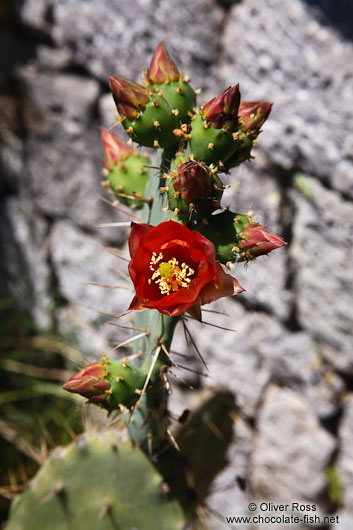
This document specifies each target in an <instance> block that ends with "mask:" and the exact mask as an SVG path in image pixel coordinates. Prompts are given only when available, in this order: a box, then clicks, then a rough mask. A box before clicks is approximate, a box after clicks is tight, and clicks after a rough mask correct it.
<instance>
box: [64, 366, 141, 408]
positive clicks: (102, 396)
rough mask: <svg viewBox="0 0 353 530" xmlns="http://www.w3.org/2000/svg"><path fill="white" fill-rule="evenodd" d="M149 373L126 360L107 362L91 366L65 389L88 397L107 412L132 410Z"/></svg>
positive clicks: (66, 384)
mask: <svg viewBox="0 0 353 530" xmlns="http://www.w3.org/2000/svg"><path fill="white" fill-rule="evenodd" d="M145 379H146V374H145V373H144V372H143V371H142V370H140V369H139V368H138V367H137V366H135V365H134V364H132V363H131V362H129V359H128V358H126V359H125V360H123V361H116V360H114V359H108V358H107V357H106V356H104V357H103V358H102V360H101V361H98V362H96V363H92V364H89V365H88V366H86V368H83V369H82V370H81V371H80V372H78V373H77V374H75V375H73V376H72V377H70V379H69V380H68V381H66V383H65V384H64V385H63V388H64V389H65V390H68V391H69V392H74V393H76V394H80V395H81V396H83V397H86V398H88V401H89V402H90V403H94V404H96V405H98V404H100V405H101V406H102V407H103V408H105V409H107V410H108V411H111V410H116V409H119V408H120V409H122V410H123V409H124V408H130V407H132V406H133V405H134V404H135V403H136V401H137V400H138V397H139V396H140V394H141V390H142V387H143V385H144V382H145Z"/></svg>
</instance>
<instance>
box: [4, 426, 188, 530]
mask: <svg viewBox="0 0 353 530" xmlns="http://www.w3.org/2000/svg"><path fill="white" fill-rule="evenodd" d="M162 480H163V479H162V477H161V476H160V475H159V473H158V472H157V471H156V470H155V469H154V467H153V466H152V464H151V463H150V462H149V461H148V459H147V458H146V456H145V455H144V454H143V453H142V452H141V451H140V450H139V449H137V448H132V447H131V445H130V443H128V442H125V441H122V439H121V437H120V436H118V435H117V434H116V433H115V432H114V431H106V432H102V433H86V434H85V435H83V436H82V437H80V438H78V439H77V440H76V441H75V442H73V443H72V444H71V445H69V446H68V447H66V448H59V449H57V450H56V451H55V452H54V453H53V454H52V456H51V457H50V458H49V460H48V461H47V462H46V463H45V464H44V465H43V466H42V468H41V469H40V470H39V472H38V473H37V475H36V476H35V477H34V478H33V480H32V481H31V484H30V486H29V489H28V490H27V491H26V492H25V493H23V494H22V495H21V496H20V497H18V498H17V499H16V501H15V502H14V504H13V506H12V509H11V514H10V518H9V521H8V525H7V527H6V528H7V530H49V529H50V530H114V529H119V530H128V529H129V530H130V529H135V530H156V528H160V529H165V530H182V528H183V526H184V524H185V519H184V515H183V512H182V509H181V508H180V506H179V504H178V502H177V501H175V500H168V499H167V496H166V495H167V494H166V493H165V491H164V490H163V484H162Z"/></svg>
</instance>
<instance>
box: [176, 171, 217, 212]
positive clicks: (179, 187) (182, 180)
mask: <svg viewBox="0 0 353 530" xmlns="http://www.w3.org/2000/svg"><path fill="white" fill-rule="evenodd" d="M173 187H174V189H175V191H179V192H180V193H181V198H182V199H183V200H184V201H185V202H190V201H192V200H193V199H205V198H206V197H208V196H209V195H210V193H211V191H212V185H211V179H210V174H209V171H208V168H207V166H206V165H205V164H203V163H202V162H196V161H190V162H185V163H184V164H182V165H181V166H179V167H178V172H177V178H176V179H175V180H174V182H173Z"/></svg>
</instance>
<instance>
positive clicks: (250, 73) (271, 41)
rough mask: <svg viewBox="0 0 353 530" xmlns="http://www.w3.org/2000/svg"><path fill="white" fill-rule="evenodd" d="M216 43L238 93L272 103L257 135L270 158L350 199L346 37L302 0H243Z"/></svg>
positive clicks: (352, 49)
mask: <svg viewBox="0 0 353 530" xmlns="http://www.w3.org/2000/svg"><path fill="white" fill-rule="evenodd" d="M326 4H331V5H333V4H334V2H326ZM342 18H343V17H342ZM240 36H241V37H240ZM222 44H223V53H222V55H221V57H222V62H221V67H220V70H221V75H222V78H223V79H224V83H225V84H226V85H227V84H229V83H231V82H233V81H234V77H235V78H236V79H237V80H238V81H239V82H240V83H241V88H242V93H243V96H244V99H267V100H271V101H274V102H275V106H274V109H273V114H272V117H273V119H272V120H271V121H270V122H269V123H268V124H267V126H266V128H265V130H266V133H264V134H263V135H262V137H261V143H262V145H263V148H264V150H265V152H266V155H267V156H268V157H269V158H270V160H271V161H273V162H274V163H276V164H279V165H280V166H282V167H285V168H286V169H288V170H290V169H291V168H293V167H299V168H301V169H302V170H304V171H306V172H308V173H311V174H314V175H316V176H318V177H320V178H322V179H323V180H325V181H329V182H330V183H331V185H332V186H334V187H335V188H336V189H337V190H339V191H341V192H344V193H345V194H347V195H349V196H350V197H353V163H352V156H351V155H352V150H353V145H352V134H351V133H352V123H353V121H352V90H351V85H352V76H353V74H352V69H351V67H350V65H351V63H352V61H353V45H352V43H351V42H350V41H348V40H340V39H339V38H338V35H337V31H336V30H335V29H334V28H333V27H331V26H329V25H326V24H322V23H320V20H319V19H318V16H317V11H316V10H313V9H312V8H311V7H310V6H308V5H307V4H306V3H305V2H302V1H301V0H292V1H290V2H282V0H266V1H264V2H261V4H259V3H258V2H257V1H256V0H246V1H245V2H240V3H239V4H236V5H235V6H234V7H233V8H232V10H231V12H230V16H229V17H228V18H227V22H226V27H225V31H224V34H223V39H222ZM217 68H219V67H217ZM313 94H315V97H313Z"/></svg>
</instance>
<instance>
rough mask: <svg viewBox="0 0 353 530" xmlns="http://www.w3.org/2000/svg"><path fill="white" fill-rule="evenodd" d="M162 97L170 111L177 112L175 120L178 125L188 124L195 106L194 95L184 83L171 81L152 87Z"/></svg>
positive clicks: (191, 89) (187, 84)
mask: <svg viewBox="0 0 353 530" xmlns="http://www.w3.org/2000/svg"><path fill="white" fill-rule="evenodd" d="M154 86H155V87H156V88H157V89H158V91H159V93H160V94H161V95H162V96H163V98H164V99H165V100H166V102H167V103H168V104H169V106H170V108H171V109H176V110H178V111H179V113H178V115H177V118H178V121H179V123H189V122H190V119H191V116H190V114H191V113H192V111H193V108H194V107H195V106H196V94H195V91H194V90H193V88H192V87H191V86H190V85H189V83H187V82H186V81H171V82H170V83H163V84H161V85H154Z"/></svg>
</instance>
